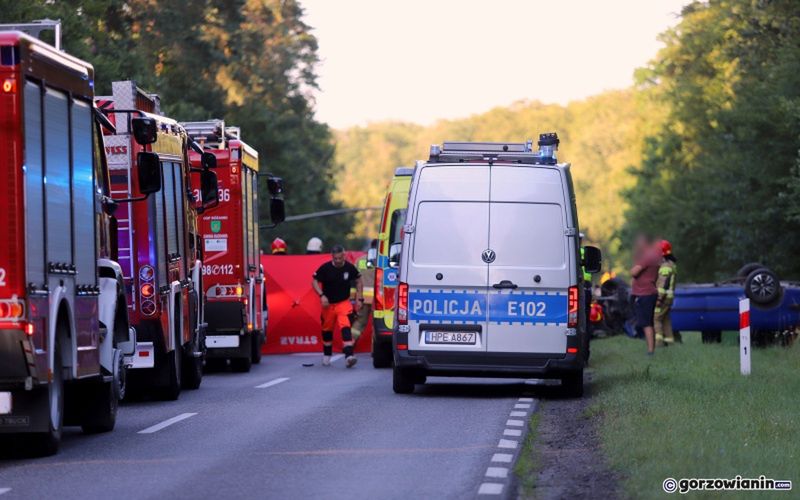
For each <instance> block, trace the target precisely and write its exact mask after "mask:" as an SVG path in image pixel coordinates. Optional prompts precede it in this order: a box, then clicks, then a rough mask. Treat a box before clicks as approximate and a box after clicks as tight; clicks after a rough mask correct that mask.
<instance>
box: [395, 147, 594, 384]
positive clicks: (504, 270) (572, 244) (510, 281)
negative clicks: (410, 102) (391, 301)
mask: <svg viewBox="0 0 800 500" xmlns="http://www.w3.org/2000/svg"><path fill="white" fill-rule="evenodd" d="M558 142H559V141H558V138H557V136H556V134H552V133H551V134H542V135H541V136H540V140H539V146H540V150H539V151H537V152H534V151H532V147H531V146H532V145H531V142H528V143H518V144H516V143H444V145H443V147H441V148H440V147H439V146H432V147H431V157H430V159H429V160H428V161H427V162H424V163H423V162H420V163H419V164H418V167H417V169H416V172H415V174H414V178H413V180H412V184H411V191H410V195H409V209H408V215H407V218H406V225H405V226H404V229H403V230H404V238H403V242H402V246H401V247H398V248H396V249H393V250H394V251H393V252H391V253H392V254H393V255H394V260H395V262H394V264H395V265H399V267H400V284H399V286H398V294H397V318H398V321H397V323H396V326H395V329H396V330H395V335H394V341H393V351H394V361H395V366H394V377H393V388H394V391H395V392H397V393H410V392H413V390H414V385H415V384H417V383H424V382H425V380H426V376H427V375H437V376H470V377H472V376H477V377H486V376H489V377H512V378H532V377H535V378H560V379H562V385H563V386H564V389H565V390H566V392H568V393H569V394H571V395H573V396H581V395H582V393H583V366H584V356H583V353H582V352H580V351H582V350H583V349H584V346H585V343H584V340H585V336H586V335H587V334H586V324H585V314H584V308H585V307H588V304H585V303H584V300H585V299H584V294H583V293H582V286H583V274H582V272H581V265H582V264H583V265H584V267H585V268H586V270H587V271H589V272H596V271H598V270H599V268H600V251H599V250H598V249H596V248H594V247H586V248H585V257H584V259H585V261H584V262H581V258H580V250H579V243H580V242H579V229H578V217H577V213H576V208H575V194H574V189H573V185H572V178H571V176H570V170H569V165H567V164H557V163H556V158H555V154H556V150H557V146H558Z"/></svg>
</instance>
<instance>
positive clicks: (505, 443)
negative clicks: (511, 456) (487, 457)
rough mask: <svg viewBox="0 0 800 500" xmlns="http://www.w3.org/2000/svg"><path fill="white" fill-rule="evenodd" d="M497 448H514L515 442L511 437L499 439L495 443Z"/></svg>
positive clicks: (515, 446)
mask: <svg viewBox="0 0 800 500" xmlns="http://www.w3.org/2000/svg"><path fill="white" fill-rule="evenodd" d="M497 447H498V448H508V449H512V450H514V449H516V448H517V442H516V441H514V440H513V439H501V440H500V442H499V443H497Z"/></svg>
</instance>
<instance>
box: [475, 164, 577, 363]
mask: <svg viewBox="0 0 800 500" xmlns="http://www.w3.org/2000/svg"><path fill="white" fill-rule="evenodd" d="M565 205H566V200H565V198H564V188H563V178H562V176H561V175H560V172H559V171H558V170H557V169H555V168H542V167H527V166H502V165H500V166H494V167H492V171H491V204H490V214H489V228H490V230H489V246H488V247H489V248H490V249H491V251H492V252H493V254H494V257H493V260H492V262H491V263H490V264H489V280H488V286H489V288H488V290H489V322H488V335H487V338H486V341H487V350H488V351H489V352H515V353H516V352H528V353H541V354H553V353H561V354H563V353H564V352H566V335H565V330H566V328H567V293H568V289H569V286H570V268H569V266H570V258H569V254H568V248H569V245H568V237H567V234H566V228H567V225H568V224H567V215H566V210H565Z"/></svg>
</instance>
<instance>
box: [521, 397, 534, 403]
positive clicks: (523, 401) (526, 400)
mask: <svg viewBox="0 0 800 500" xmlns="http://www.w3.org/2000/svg"><path fill="white" fill-rule="evenodd" d="M519 402H520V403H533V398H519Z"/></svg>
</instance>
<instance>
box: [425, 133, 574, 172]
mask: <svg viewBox="0 0 800 500" xmlns="http://www.w3.org/2000/svg"><path fill="white" fill-rule="evenodd" d="M559 142H560V141H559V139H558V135H557V134H556V133H555V132H548V133H545V134H540V135H539V142H538V146H539V151H536V152H534V151H533V141H531V140H528V141H527V142H519V143H515V142H452V141H450V142H444V143H443V144H442V146H439V145H438V144H434V145H432V146H431V150H430V158H429V160H428V163H466V162H489V163H494V162H496V161H503V162H509V163H524V164H543V165H555V163H556V150H557V149H558V144H559Z"/></svg>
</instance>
